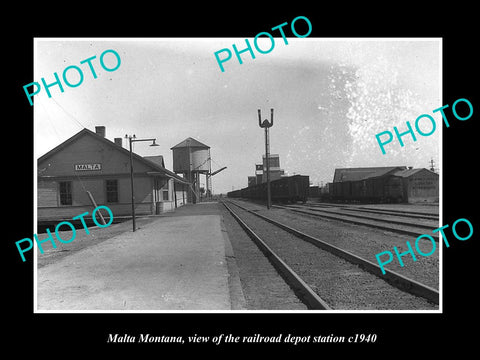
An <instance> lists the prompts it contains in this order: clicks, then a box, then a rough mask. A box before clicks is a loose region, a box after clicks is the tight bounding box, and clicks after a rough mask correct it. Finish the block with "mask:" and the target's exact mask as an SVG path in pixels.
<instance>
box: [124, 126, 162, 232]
mask: <svg viewBox="0 0 480 360" xmlns="http://www.w3.org/2000/svg"><path fill="white" fill-rule="evenodd" d="M125 139H127V140H128V142H129V145H130V191H131V194H132V200H131V202H132V230H133V231H134V232H135V230H136V229H137V227H136V224H135V191H134V189H135V187H134V186H133V155H132V154H133V152H132V143H134V142H137V141H152V144H151V145H150V146H159V145H158V144H157V143H155V141H156V139H137V137H136V136H135V134H133V136H129V135H128V134H126V135H125Z"/></svg>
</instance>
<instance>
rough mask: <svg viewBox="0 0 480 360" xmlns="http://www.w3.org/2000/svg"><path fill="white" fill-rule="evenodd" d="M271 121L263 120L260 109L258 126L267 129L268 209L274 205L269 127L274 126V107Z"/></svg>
mask: <svg viewBox="0 0 480 360" xmlns="http://www.w3.org/2000/svg"><path fill="white" fill-rule="evenodd" d="M270 120H271V121H270V122H268V120H267V119H265V120H263V122H262V115H261V113H260V109H258V126H260V127H261V128H264V129H265V161H266V162H267V209H270V207H271V206H272V198H271V194H270V135H269V130H268V129H269V128H271V127H272V126H273V109H270Z"/></svg>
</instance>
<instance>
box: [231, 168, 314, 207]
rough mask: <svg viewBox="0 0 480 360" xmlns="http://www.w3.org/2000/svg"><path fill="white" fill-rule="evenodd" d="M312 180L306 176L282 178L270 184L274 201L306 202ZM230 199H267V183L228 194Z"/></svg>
mask: <svg viewBox="0 0 480 360" xmlns="http://www.w3.org/2000/svg"><path fill="white" fill-rule="evenodd" d="M309 186H310V178H309V177H308V176H305V175H293V176H286V177H282V178H280V179H277V180H273V181H271V182H270V194H271V198H272V201H279V202H297V201H302V202H306V201H307V197H308V188H309ZM227 196H228V197H230V198H245V199H253V200H266V199H267V183H261V184H256V185H253V186H249V187H247V188H243V189H240V190H235V191H231V192H229V193H228V194H227Z"/></svg>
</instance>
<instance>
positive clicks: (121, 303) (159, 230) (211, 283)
mask: <svg viewBox="0 0 480 360" xmlns="http://www.w3.org/2000/svg"><path fill="white" fill-rule="evenodd" d="M218 206H219V205H218V204H216V203H213V204H197V205H190V206H184V207H182V208H179V209H178V211H177V212H176V213H175V214H170V215H169V216H161V217H159V218H158V219H156V220H155V221H152V222H149V223H148V224H145V225H143V227H142V228H140V229H138V230H137V231H135V232H132V231H129V232H124V233H122V234H120V235H116V236H114V237H112V238H110V239H108V240H105V241H103V242H101V243H99V244H94V245H92V246H89V247H87V248H85V249H82V250H80V251H78V252H76V253H74V254H72V255H69V256H66V257H64V258H62V259H60V260H59V261H58V262H55V263H53V264H49V265H47V266H44V267H42V268H40V269H38V271H37V311H38V312H42V311H50V310H52V311H55V310H62V311H65V310H67V311H69V310H87V311H88V310H105V311H108V310H113V311H119V310H145V311H149V310H150V311H157V310H159V311H162V310H231V309H239V308H240V309H241V308H242V305H241V304H242V300H241V297H242V292H241V287H240V285H239V280H238V273H237V272H236V271H235V269H236V267H235V264H234V263H232V262H231V261H232V260H231V258H233V256H230V255H229V254H230V253H231V251H232V250H231V245H230V243H229V240H228V236H227V233H226V231H225V230H224V228H223V221H222V217H221V215H219V212H218ZM39 256H41V255H39ZM227 258H228V259H227ZM227 260H228V261H227ZM231 294H234V297H235V299H232V296H231Z"/></svg>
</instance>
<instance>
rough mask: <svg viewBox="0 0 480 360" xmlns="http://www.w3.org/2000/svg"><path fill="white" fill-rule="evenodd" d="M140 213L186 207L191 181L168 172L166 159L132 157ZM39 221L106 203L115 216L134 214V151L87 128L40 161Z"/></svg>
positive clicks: (98, 130)
mask: <svg viewBox="0 0 480 360" xmlns="http://www.w3.org/2000/svg"><path fill="white" fill-rule="evenodd" d="M132 163H133V170H134V195H135V214H136V215H155V214H160V213H163V212H167V211H173V210H175V208H176V207H177V206H180V205H182V204H184V203H185V199H186V195H185V192H186V190H187V188H188V182H187V181H186V180H185V179H183V178H182V177H180V176H178V175H176V174H175V173H173V172H171V171H169V170H167V169H165V164H164V161H163V157H162V156H161V155H158V156H145V157H142V156H139V155H137V154H135V153H132ZM37 177H38V183H37V201H38V202H37V218H38V222H39V223H42V222H48V221H58V220H60V219H71V218H72V217H75V216H78V215H80V214H82V213H84V212H86V211H88V212H89V214H91V212H92V211H93V208H94V207H95V206H94V205H93V204H94V203H93V201H94V202H95V204H96V205H97V206H99V205H106V206H108V207H109V208H110V210H111V211H112V213H113V215H114V217H117V216H120V217H122V216H127V217H128V216H131V210H132V205H131V200H132V197H131V182H130V151H129V150H127V149H125V148H123V146H122V138H115V141H114V142H112V141H110V140H108V139H106V138H105V127H104V126H97V127H96V128H95V132H93V131H91V130H88V129H83V130H81V131H80V132H78V133H77V134H75V135H74V136H72V137H71V138H69V139H68V140H66V141H64V142H63V143H61V144H60V145H58V146H57V147H55V148H54V149H52V150H50V151H49V152H47V153H46V154H44V155H43V156H41V157H40V158H39V159H38V167H37Z"/></svg>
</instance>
